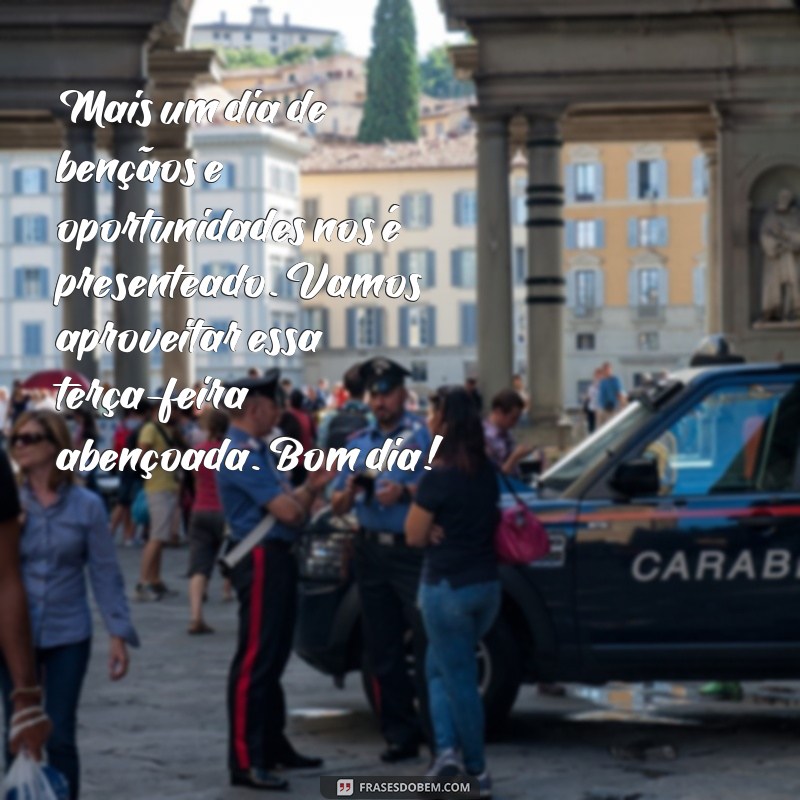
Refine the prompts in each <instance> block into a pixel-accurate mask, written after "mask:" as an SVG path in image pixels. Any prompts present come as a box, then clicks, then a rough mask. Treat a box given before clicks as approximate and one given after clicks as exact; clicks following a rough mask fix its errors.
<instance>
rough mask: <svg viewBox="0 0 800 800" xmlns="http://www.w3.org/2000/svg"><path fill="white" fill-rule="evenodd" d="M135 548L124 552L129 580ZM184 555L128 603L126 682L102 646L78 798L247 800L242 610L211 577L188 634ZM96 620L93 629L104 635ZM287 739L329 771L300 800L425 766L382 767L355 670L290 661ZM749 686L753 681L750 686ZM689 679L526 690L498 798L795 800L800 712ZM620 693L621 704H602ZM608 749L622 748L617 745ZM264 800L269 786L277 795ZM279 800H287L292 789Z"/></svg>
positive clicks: (94, 666) (503, 761)
mask: <svg viewBox="0 0 800 800" xmlns="http://www.w3.org/2000/svg"><path fill="white" fill-rule="evenodd" d="M139 552H140V551H138V550H121V551H120V556H121V559H122V562H123V566H124V569H125V573H126V576H127V580H128V587H129V589H130V588H132V586H133V582H134V580H135V575H136V570H137V565H138V556H139ZM185 564H186V551H185V550H176V551H168V552H167V554H166V561H165V570H164V575H165V577H166V579H167V581H168V582H169V583H170V584H171V585H173V586H174V587H175V588H179V589H180V590H181V596H180V597H179V598H175V599H170V600H166V601H164V602H162V603H145V604H133V608H134V615H135V620H136V624H137V626H138V629H139V633H140V635H141V637H142V641H143V647H142V648H141V649H140V650H138V651H134V654H133V663H132V668H131V672H130V674H129V676H128V677H127V678H126V679H125V680H124V681H123V682H122V683H117V684H112V683H111V682H110V681H109V680H108V678H107V666H106V655H107V654H106V639H105V636H104V635H97V636H96V637H95V649H94V653H93V656H92V663H91V667H90V672H89V675H88V678H87V684H86V688H85V691H84V696H83V702H82V706H81V713H80V730H79V737H80V747H81V753H82V756H83V777H84V791H83V798H84V800H109V798H114V800H189V799H190V798H191V800H246V798H250V800H252V799H253V798H254V797H258V796H259V794H258V793H255V792H252V791H249V790H246V789H244V790H243V789H233V788H231V787H229V786H228V785H227V772H226V768H225V753H226V718H225V708H224V702H223V698H224V687H225V677H226V673H227V667H228V662H229V659H230V656H231V653H232V649H233V638H234V631H235V603H228V604H224V603H222V602H221V600H220V588H221V584H220V583H219V582H218V581H216V579H215V583H214V584H212V589H211V600H210V602H209V604H208V606H207V609H208V612H207V616H208V619H209V621H210V623H211V624H212V625H213V626H214V627H215V628H216V629H217V633H216V634H215V635H213V636H202V637H190V636H188V635H187V634H186V633H185V628H186V622H187V607H186V583H185V581H183V580H182V577H181V576H182V573H183V571H184V569H185ZM99 630H100V629H99V628H98V631H99ZM285 687H286V690H287V694H288V702H289V705H290V707H291V723H290V735H291V738H292V740H293V741H294V743H295V744H296V746H297V747H298V749H299V750H301V751H302V752H306V753H311V754H317V755H321V756H323V757H324V758H325V760H326V766H325V769H324V770H322V771H315V772H311V773H295V774H293V775H291V792H290V795H289V796H290V797H292V798H304V799H305V798H308V799H309V800H311V798H319V797H320V794H319V780H318V778H319V775H320V774H338V775H381V774H383V775H391V774H406V775H414V774H420V773H421V772H423V771H424V768H425V766H426V765H425V762H424V761H423V760H422V759H420V760H419V761H418V762H417V763H410V764H405V765H403V767H402V768H394V769H387V768H386V767H385V766H384V765H382V764H380V762H379V760H378V758H377V754H378V752H379V751H380V749H381V746H382V742H381V740H380V737H379V735H378V733H377V730H376V726H375V723H374V721H373V720H372V718H371V716H370V714H369V711H368V708H367V704H366V701H365V699H364V696H363V695H362V693H361V688H360V679H359V677H358V676H357V675H351V676H349V677H348V685H347V687H346V689H344V690H338V689H335V688H334V687H333V686H332V685H331V682H330V680H329V679H328V678H326V677H324V676H321V675H319V674H318V673H316V672H314V671H313V670H311V669H310V668H309V667H307V666H306V665H305V664H303V663H302V662H301V661H300V660H299V659H297V658H293V659H292V661H291V663H290V665H289V668H288V670H287V674H286V677H285ZM748 688H749V689H750V690H751V691H752V690H754V689H755V688H758V687H748ZM684 694H685V692H684V690H683V688H682V687H669V686H656V687H652V688H651V689H649V690H647V691H644V690H643V689H642V688H641V687H633V688H631V687H625V686H620V687H615V688H614V690H613V691H608V690H585V689H581V688H579V687H575V688H574V689H572V691H571V696H570V697H568V698H565V699H554V698H543V697H539V696H538V694H537V692H536V690H535V689H534V688H533V687H525V688H524V689H523V691H522V692H521V694H520V698H519V700H518V702H517V706H516V709H515V712H514V715H513V717H512V720H511V722H510V724H509V726H508V730H507V732H506V735H505V736H504V738H503V740H502V741H499V742H495V743H492V744H491V745H490V746H489V759H490V765H491V768H492V771H493V774H494V776H495V784H496V794H495V796H496V798H497V800H522V798H525V799H526V800H527V799H528V798H541V799H542V800H618V799H621V798H626V799H628V800H633V798H637V799H638V798H641V800H716V799H717V798H725V799H726V800H739V799H741V800H745V799H746V800H779V799H780V800H789V798H792V800H795V799H796V798H797V797H798V796H800V771H798V768H797V764H798V756H800V709H799V708H796V707H794V704H795V703H796V704H797V705H798V706H800V699H798V695H795V694H791V695H789V697H788V700H789V702H786V701H784V702H782V703H780V704H778V705H774V706H772V705H766V704H764V703H756V702H753V701H752V700H751V701H748V702H745V703H737V704H727V703H726V704H722V703H720V704H714V705H708V704H706V705H702V704H697V703H696V702H693V701H692V691H691V688H690V689H689V691H688V698H687V697H684V696H683V695H684ZM610 702H613V704H614V705H613V707H610V706H609V703H610ZM643 742H651V743H653V744H656V745H671V746H672V747H673V748H675V751H676V757H675V758H674V759H667V758H663V757H661V758H652V759H644V760H635V759H634V760H627V759H624V758H621V757H620V756H621V755H622V754H621V753H620V752H619V750H618V748H620V747H623V748H624V747H626V746H629V745H631V744H637V743H639V744H641V743H643ZM612 751H613V752H612ZM268 796H269V795H268ZM283 796H286V795H283Z"/></svg>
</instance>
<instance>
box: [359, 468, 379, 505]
mask: <svg viewBox="0 0 800 800" xmlns="http://www.w3.org/2000/svg"><path fill="white" fill-rule="evenodd" d="M377 477H378V471H377V470H374V469H370V470H365V471H364V472H359V473H358V474H357V475H356V476H355V478H354V480H353V483H354V484H355V485H356V486H357V487H358V488H359V489H363V490H364V502H366V503H371V502H372V498H373V497H374V496H375V479H376V478H377Z"/></svg>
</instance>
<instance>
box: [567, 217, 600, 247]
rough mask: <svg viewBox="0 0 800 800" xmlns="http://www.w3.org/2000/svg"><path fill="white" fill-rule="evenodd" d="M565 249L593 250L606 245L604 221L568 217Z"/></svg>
mask: <svg viewBox="0 0 800 800" xmlns="http://www.w3.org/2000/svg"><path fill="white" fill-rule="evenodd" d="M565 238H566V248H567V250H594V249H598V248H603V247H605V246H606V234H605V221H604V220H602V219H569V220H567V221H566V229H565Z"/></svg>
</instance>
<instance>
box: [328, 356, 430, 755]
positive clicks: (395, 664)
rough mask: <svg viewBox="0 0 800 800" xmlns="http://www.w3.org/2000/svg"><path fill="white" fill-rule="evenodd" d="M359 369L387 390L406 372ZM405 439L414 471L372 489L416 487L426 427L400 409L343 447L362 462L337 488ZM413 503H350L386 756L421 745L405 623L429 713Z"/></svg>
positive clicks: (388, 367)
mask: <svg viewBox="0 0 800 800" xmlns="http://www.w3.org/2000/svg"><path fill="white" fill-rule="evenodd" d="M362 372H363V375H364V379H365V384H366V386H367V389H368V390H369V391H371V392H380V393H384V392H388V391H391V390H392V389H394V388H396V387H398V386H401V385H402V383H403V379H404V377H405V376H406V375H408V374H410V373H408V372H407V371H406V370H405V369H403V368H402V367H401V366H400V365H398V364H395V363H394V362H392V361H389V360H388V359H384V358H375V359H371V360H370V361H367V362H365V364H364V365H363V366H362ZM397 437H402V439H403V442H402V444H401V445H400V448H399V449H402V450H406V449H412V450H421V451H422V452H423V456H422V457H421V458H420V461H419V464H418V467H417V469H416V470H415V471H414V472H408V471H403V470H399V469H397V467H396V466H395V467H394V468H392V469H389V470H382V471H381V472H380V473H378V476H377V478H376V482H375V490H376V491H378V490H379V489H380V485H381V481H386V480H388V481H393V482H396V483H400V484H403V485H406V486H408V485H413V484H416V483H417V481H418V480H419V479H420V477H421V475H422V471H423V468H424V465H425V460H426V456H427V453H428V450H429V448H430V443H431V438H430V434H429V433H428V429H427V427H426V426H425V424H424V423H423V422H422V421H421V420H420V419H418V418H416V417H413V416H411V415H409V414H404V415H403V417H402V418H401V419H400V421H399V422H398V423H397V425H396V427H395V428H394V430H392V431H382V430H381V429H380V428H379V427H378V425H377V423H375V424H373V425H371V426H369V427H368V428H366V429H364V430H363V431H361V432H359V433H356V434H355V435H354V436H353V437H352V438H351V439H350V440H349V441H348V443H347V447H348V448H359V449H360V451H361V454H360V457H359V460H358V461H357V463H356V466H355V469H354V470H349V469H346V470H343V471H342V472H341V473H340V474H339V475H338V476H337V478H336V479H335V481H334V483H333V489H334V491H341V490H343V489H344V488H345V484H346V483H347V479H348V478H349V477H350V475H352V474H353V473H355V474H359V473H363V472H364V471H365V460H366V455H367V453H368V452H369V451H370V450H373V449H375V448H380V447H381V445H383V444H384V442H385V441H386V440H387V439H389V438H394V439H396V438H397ZM409 507H410V497H407V498H406V499H405V500H403V501H400V502H398V503H396V504H394V505H392V506H381V505H380V503H379V502H378V501H377V500H376V499H375V498H374V496H373V497H372V498H367V497H365V496H364V495H363V494H361V495H359V496H358V497H357V499H356V503H355V506H354V509H355V513H356V516H357V517H358V522H359V525H360V528H361V530H360V535H359V536H358V537H357V540H356V545H355V554H354V556H355V557H354V566H355V575H356V581H357V583H358V588H359V593H360V597H361V608H362V619H363V624H364V641H365V647H366V651H367V657H368V660H369V666H370V669H371V672H372V679H373V685H372V690H373V696H374V699H375V705H376V708H377V710H378V714H379V717H380V721H381V732H382V733H383V736H384V738H385V739H386V741H387V742H388V744H389V749H388V750H387V752H386V754H385V756H386V759H385V760H395V759H394V758H393V756H397V755H400V757H402V755H404V754H411V753H412V752H413V751H415V750H416V748H417V747H418V744H419V741H420V738H421V735H422V733H423V732H422V730H421V728H420V721H419V719H418V717H417V714H416V711H415V708H414V695H415V691H414V689H415V687H414V686H413V685H412V683H411V681H410V680H409V677H408V672H407V669H406V661H405V642H404V633H405V631H406V630H407V629H408V627H409V626H410V627H411V628H412V630H413V633H414V650H415V657H416V663H417V665H418V667H417V669H416V670H415V674H416V676H417V680H416V693H417V697H418V698H419V701H420V707H421V710H422V712H423V720H424V719H426V718H427V702H426V697H427V692H426V687H425V670H424V669H422V668H421V667H420V666H419V665H422V664H424V663H425V660H424V653H425V636H424V629H423V627H422V621H421V618H420V616H419V611H418V609H417V604H416V600H417V589H418V587H419V577H420V569H421V566H422V551H421V550H419V549H418V548H411V547H408V546H407V545H406V542H405V535H404V531H403V528H404V526H405V521H406V516H407V514H408V510H409Z"/></svg>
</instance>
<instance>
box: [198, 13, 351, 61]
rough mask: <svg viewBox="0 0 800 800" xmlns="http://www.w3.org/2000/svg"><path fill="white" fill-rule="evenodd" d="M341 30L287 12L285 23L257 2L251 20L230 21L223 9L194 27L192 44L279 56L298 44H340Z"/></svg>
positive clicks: (310, 45) (315, 46) (319, 45)
mask: <svg viewBox="0 0 800 800" xmlns="http://www.w3.org/2000/svg"><path fill="white" fill-rule="evenodd" d="M340 39H341V34H340V33H339V32H338V31H333V30H325V29H322V28H312V27H309V26H307V25H295V24H294V23H292V21H291V19H290V18H289V15H288V14H285V15H284V17H283V21H282V22H277V21H275V20H273V19H272V11H271V9H270V7H269V6H264V5H255V6H252V7H251V9H250V21H249V22H228V19H227V15H226V13H225V12H224V11H223V12H222V13H221V14H220V18H219V20H218V21H216V22H204V23H198V24H196V25H193V26H192V33H191V43H192V47H215V48H216V47H220V48H225V49H231V50H246V49H249V50H261V51H263V52H266V53H271V54H272V55H273V56H279V55H281V54H283V53H285V52H286V51H287V50H292V49H293V48H296V47H308V48H310V49H312V50H314V49H316V48H318V47H324V46H325V45H334V46H336V47H338V46H339V44H340Z"/></svg>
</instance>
